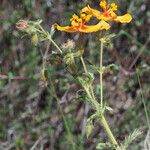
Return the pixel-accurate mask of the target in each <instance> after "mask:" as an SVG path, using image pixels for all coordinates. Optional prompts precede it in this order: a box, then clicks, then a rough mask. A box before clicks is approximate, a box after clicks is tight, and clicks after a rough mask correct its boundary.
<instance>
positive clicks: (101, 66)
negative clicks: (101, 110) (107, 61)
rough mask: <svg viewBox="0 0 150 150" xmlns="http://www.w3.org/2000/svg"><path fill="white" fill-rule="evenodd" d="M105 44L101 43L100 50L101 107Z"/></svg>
mask: <svg viewBox="0 0 150 150" xmlns="http://www.w3.org/2000/svg"><path fill="white" fill-rule="evenodd" d="M102 69H103V42H102V41H101V48H100V70H101V71H100V99H101V107H103V71H102Z"/></svg>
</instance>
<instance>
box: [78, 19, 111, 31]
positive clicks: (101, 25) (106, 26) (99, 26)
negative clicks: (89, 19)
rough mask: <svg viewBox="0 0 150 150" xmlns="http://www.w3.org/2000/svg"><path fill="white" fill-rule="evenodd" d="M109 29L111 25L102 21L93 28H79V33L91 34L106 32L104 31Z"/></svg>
mask: <svg viewBox="0 0 150 150" xmlns="http://www.w3.org/2000/svg"><path fill="white" fill-rule="evenodd" d="M109 28H110V25H109V24H108V23H106V22H105V21H103V20H102V21H100V22H99V23H98V24H96V25H92V26H87V25H83V26H81V27H80V28H79V31H80V32H85V33H91V32H97V31H99V30H104V29H105V30H108V29H109Z"/></svg>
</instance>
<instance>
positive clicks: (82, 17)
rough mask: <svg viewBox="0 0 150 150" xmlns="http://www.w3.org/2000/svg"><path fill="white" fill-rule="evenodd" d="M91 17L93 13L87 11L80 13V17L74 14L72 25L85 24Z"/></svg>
mask: <svg viewBox="0 0 150 150" xmlns="http://www.w3.org/2000/svg"><path fill="white" fill-rule="evenodd" d="M90 19H91V15H87V14H85V13H82V14H81V15H80V18H79V17H78V16H77V15H76V14H74V15H73V16H72V18H71V19H70V21H71V25H72V26H74V27H79V26H83V25H84V24H85V23H86V22H88V21H89V20H90Z"/></svg>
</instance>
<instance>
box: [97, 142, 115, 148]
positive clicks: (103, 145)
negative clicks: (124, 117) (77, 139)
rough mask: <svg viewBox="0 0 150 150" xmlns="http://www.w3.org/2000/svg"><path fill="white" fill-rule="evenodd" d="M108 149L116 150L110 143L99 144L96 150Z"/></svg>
mask: <svg viewBox="0 0 150 150" xmlns="http://www.w3.org/2000/svg"><path fill="white" fill-rule="evenodd" d="M106 148H107V149H108V148H109V150H110V149H112V150H113V149H114V148H115V146H114V145H113V144H111V143H109V142H107V143H98V145H97V146H96V149H98V150H105V149H106Z"/></svg>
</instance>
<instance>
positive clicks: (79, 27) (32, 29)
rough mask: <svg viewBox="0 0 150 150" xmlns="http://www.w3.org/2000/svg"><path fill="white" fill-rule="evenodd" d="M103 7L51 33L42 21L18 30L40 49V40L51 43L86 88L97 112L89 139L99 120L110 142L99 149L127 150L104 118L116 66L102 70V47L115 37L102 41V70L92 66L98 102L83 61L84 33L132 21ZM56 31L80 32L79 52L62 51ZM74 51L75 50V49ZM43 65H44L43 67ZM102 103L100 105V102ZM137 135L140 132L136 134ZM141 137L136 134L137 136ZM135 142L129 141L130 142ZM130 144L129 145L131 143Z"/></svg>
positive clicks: (20, 23)
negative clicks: (108, 79) (107, 76)
mask: <svg viewBox="0 0 150 150" xmlns="http://www.w3.org/2000/svg"><path fill="white" fill-rule="evenodd" d="M100 7H101V8H102V10H103V11H99V10H96V9H93V8H91V7H90V6H89V5H88V6H87V7H84V8H83V9H82V10H81V11H80V17H79V16H77V15H76V14H73V16H72V18H71V19H70V22H71V25H70V26H60V25H58V24H54V25H53V27H52V30H51V32H50V33H49V32H47V31H45V30H44V29H43V28H42V26H41V21H40V20H39V21H24V20H20V21H18V23H17V24H16V25H17V28H18V29H19V30H21V31H23V32H26V33H27V34H30V35H32V41H33V43H34V44H35V45H37V42H38V39H39V38H40V39H41V41H49V42H51V43H52V44H53V45H54V46H55V47H56V49H57V50H58V52H59V53H60V55H61V56H62V57H61V58H62V61H63V62H64V63H65V64H66V67H67V70H68V71H69V73H70V74H71V75H72V76H73V77H74V79H75V80H77V81H78V82H79V84H80V85H81V87H82V88H83V90H84V92H85V93H86V96H85V97H84V99H83V100H84V101H85V102H87V103H89V104H90V106H91V107H92V108H93V109H94V110H95V112H94V113H93V114H92V115H91V116H90V117H89V118H88V119H87V125H86V134H87V137H88V136H89V135H90V134H91V132H92V129H93V127H94V125H93V120H95V119H97V120H98V121H99V122H100V123H101V125H102V126H103V128H104V130H105V131H106V133H107V135H108V138H109V141H110V142H108V143H99V144H98V146H97V148H101V147H102V146H103V147H104V146H105V147H106V148H110V147H111V148H113V149H116V150H125V149H126V148H127V146H128V144H127V143H126V144H125V145H124V144H120V143H118V142H117V140H116V138H115V136H114V135H113V133H112V131H111V129H110V127H109V124H108V122H107V120H106V117H105V114H106V111H107V110H111V108H110V107H108V106H107V105H106V102H105V101H104V96H103V73H104V72H105V71H106V70H107V69H108V68H110V67H111V66H114V64H110V65H108V66H103V47H104V46H105V45H106V44H107V43H110V41H111V37H112V34H110V35H107V34H104V35H103V36H102V37H100V39H99V41H100V62H99V66H95V65H92V68H93V69H94V70H95V71H96V72H97V73H99V82H100V91H99V93H100V94H99V95H100V97H99V98H98V97H97V96H96V95H95V94H94V93H95V92H94V85H93V80H94V74H92V73H91V72H90V71H89V70H88V68H87V66H86V63H85V61H84V58H83V54H84V47H83V42H82V41H83V33H92V32H102V31H106V30H109V29H110V27H111V26H110V24H109V22H110V21H114V22H120V23H129V22H130V21H131V20H132V16H131V15H130V14H129V13H127V14H125V15H123V16H117V14H116V13H115V11H116V10H117V8H118V6H117V5H116V4H115V3H110V4H109V3H107V2H106V1H105V0H102V1H101V2H100ZM92 17H95V18H97V19H98V23H97V24H96V25H86V23H88V22H90V19H91V18H92ZM54 28H55V29H57V30H59V31H63V32H69V33H72V32H78V33H79V45H80V50H79V51H76V52H72V51H71V49H70V48H68V47H67V46H65V48H68V49H69V50H68V51H67V53H66V52H65V51H64V49H63V48H60V47H59V46H58V45H57V44H56V42H55V41H54V40H53V38H52V36H53V33H54V32H53V31H54ZM73 47H74V46H73ZM75 59H80V60H81V63H82V66H83V70H84V71H83V72H82V74H81V73H79V71H78V69H77V65H78V64H76V63H75ZM43 64H44V63H43ZM44 67H45V66H44V65H43V69H42V71H41V72H42V79H43V80H44V81H45V82H46V86H48V85H47V74H46V71H45V69H44ZM99 100H100V102H99ZM136 133H137V132H136ZM138 135H139V134H137V136H138ZM131 140H132V139H130V142H131ZM130 142H129V143H130Z"/></svg>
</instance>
